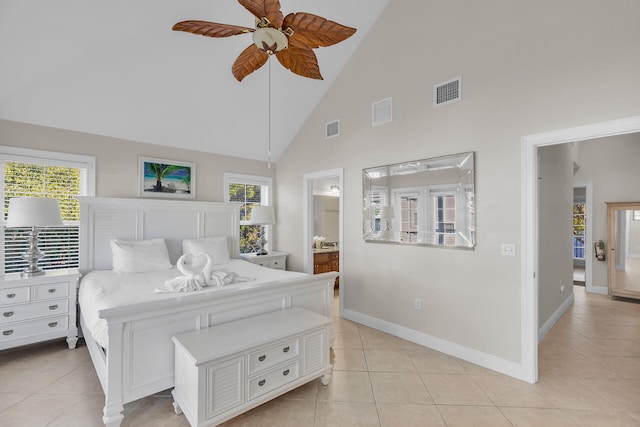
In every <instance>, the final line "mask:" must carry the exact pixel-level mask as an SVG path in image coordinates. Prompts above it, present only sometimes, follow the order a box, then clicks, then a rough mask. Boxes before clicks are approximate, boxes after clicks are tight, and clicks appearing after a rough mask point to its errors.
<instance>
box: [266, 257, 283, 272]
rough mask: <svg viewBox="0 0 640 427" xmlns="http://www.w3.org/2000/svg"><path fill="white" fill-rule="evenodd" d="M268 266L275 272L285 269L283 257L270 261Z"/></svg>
mask: <svg viewBox="0 0 640 427" xmlns="http://www.w3.org/2000/svg"><path fill="white" fill-rule="evenodd" d="M270 264H271V265H270V266H269V267H270V268H273V269H275V270H284V269H285V268H286V260H285V258H284V257H282V258H276V259H272V260H271V263H270Z"/></svg>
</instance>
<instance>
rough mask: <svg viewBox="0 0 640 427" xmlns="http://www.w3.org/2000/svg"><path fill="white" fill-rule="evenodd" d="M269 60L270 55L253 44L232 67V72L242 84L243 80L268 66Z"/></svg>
mask: <svg viewBox="0 0 640 427" xmlns="http://www.w3.org/2000/svg"><path fill="white" fill-rule="evenodd" d="M268 59H269V55H268V54H267V53H265V52H263V51H261V50H260V49H258V47H257V46H256V45H255V44H251V45H250V46H249V47H248V48H246V49H245V50H243V51H242V53H241V54H240V55H239V56H238V58H237V59H236V61H235V62H234V63H233V66H232V67H231V72H232V73H233V76H234V77H235V78H236V79H237V80H238V81H239V82H241V81H242V79H244V78H245V77H247V76H248V75H249V74H251V73H253V72H254V71H255V70H257V69H258V68H260V67H262V66H263V65H264V64H266V62H267V60H268Z"/></svg>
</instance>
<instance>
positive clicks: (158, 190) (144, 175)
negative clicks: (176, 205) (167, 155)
mask: <svg viewBox="0 0 640 427" xmlns="http://www.w3.org/2000/svg"><path fill="white" fill-rule="evenodd" d="M138 175H139V181H140V185H139V193H140V195H141V196H145V197H166V198H182V199H194V198H195V197H196V181H195V177H196V165H195V163H187V162H178V161H174V160H165V159H153V158H149V157H140V158H139V165H138Z"/></svg>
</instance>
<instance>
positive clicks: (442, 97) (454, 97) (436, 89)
mask: <svg viewBox="0 0 640 427" xmlns="http://www.w3.org/2000/svg"><path fill="white" fill-rule="evenodd" d="M460 99H462V77H456V78H455V79H451V80H447V81H446V82H442V83H438V84H436V85H435V86H433V106H434V107H439V106H440V105H444V104H448V103H450V102H454V101H459V100H460Z"/></svg>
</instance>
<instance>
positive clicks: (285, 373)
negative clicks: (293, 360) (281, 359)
mask: <svg viewBox="0 0 640 427" xmlns="http://www.w3.org/2000/svg"><path fill="white" fill-rule="evenodd" d="M282 375H284V376H285V377H286V376H287V375H289V370H288V369H287V370H286V371H284V372H283V373H282Z"/></svg>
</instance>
